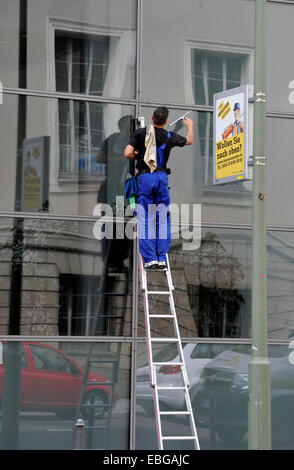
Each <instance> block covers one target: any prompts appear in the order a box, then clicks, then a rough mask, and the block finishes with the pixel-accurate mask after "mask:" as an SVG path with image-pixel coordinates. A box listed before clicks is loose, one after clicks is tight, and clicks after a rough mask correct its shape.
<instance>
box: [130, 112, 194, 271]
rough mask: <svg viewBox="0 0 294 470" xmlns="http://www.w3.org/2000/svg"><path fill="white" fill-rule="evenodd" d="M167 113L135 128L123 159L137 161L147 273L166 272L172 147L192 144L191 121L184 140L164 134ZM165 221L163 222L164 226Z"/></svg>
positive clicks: (141, 239)
mask: <svg viewBox="0 0 294 470" xmlns="http://www.w3.org/2000/svg"><path fill="white" fill-rule="evenodd" d="M168 114H169V111H168V109H167V108H165V107H160V108H157V109H156V110H155V111H154V112H153V116H152V121H153V124H152V125H150V126H149V127H148V128H146V127H145V128H140V129H137V130H136V131H135V132H134V134H133V136H132V138H131V140H130V142H129V143H128V145H127V146H126V147H125V150H124V156H125V157H126V158H129V159H136V160H137V164H136V168H137V175H136V179H137V187H138V191H137V195H136V196H137V198H136V199H137V220H138V239H139V250H140V253H141V255H142V257H143V259H144V263H145V264H144V268H145V269H147V270H157V269H166V254H167V252H168V250H169V247H170V242H171V232H170V217H169V213H168V208H169V204H170V196H169V189H168V174H169V173H170V170H169V169H168V168H167V167H166V165H167V162H168V159H169V155H170V151H171V149H172V148H173V147H184V146H185V145H191V144H192V143H193V121H192V120H191V119H189V118H187V117H184V119H183V122H184V125H185V126H186V127H187V133H186V137H183V136H181V135H179V134H176V133H174V132H167V131H166V130H165V129H164V128H165V126H166V124H167V118H168ZM163 221H164V223H163Z"/></svg>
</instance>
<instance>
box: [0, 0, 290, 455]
mask: <svg viewBox="0 0 294 470" xmlns="http://www.w3.org/2000/svg"><path fill="white" fill-rule="evenodd" d="M291 3H292V2H289V1H284V2H283V1H275V0H270V1H268V2H267V18H266V20H267V26H268V40H267V93H268V94H267V157H268V165H267V186H268V190H267V199H266V201H267V223H268V230H267V256H268V264H267V269H268V272H267V280H268V287H267V288H268V322H267V323H268V339H269V356H270V357H269V358H270V363H271V372H272V431H273V433H272V435H273V448H275V449H291V448H293V447H294V442H293V438H292V434H293V433H292V423H293V417H292V413H291V412H290V410H291V409H292V408H293V389H294V388H293V387H294V384H293V383H292V380H291V376H292V375H293V374H292V372H293V371H292V368H293V363H294V362H293V361H294V360H293V357H292V356H293V355H292V348H293V344H292V338H293V331H294V310H293V280H294V275H293V262H292V256H293V247H294V241H293V237H294V224H293V223H292V220H293V217H292V216H291V214H292V212H293V205H292V204H291V202H290V201H291V200H292V186H293V185H292V173H293V172H292V171H291V169H292V168H293V155H292V153H293V150H292V141H291V135H292V133H293V123H294V121H293V119H294V110H293V105H294V97H293V96H294V95H293V93H294V72H293V67H292V63H291V60H289V57H291V51H292V49H291V48H292V43H293V41H292V36H293V34H292V29H293V28H292V24H293V19H294V5H293V4H291ZM0 6H1V12H2V13H1V18H0V70H1V74H0V84H1V92H2V91H3V93H1V100H0V103H1V104H0V119H1V128H0V136H1V149H0V161H1V172H0V182H1V184H0V394H1V395H0V402H1V407H2V410H1V419H0V422H1V425H0V429H1V446H2V448H3V449H51V450H53V449H75V448H77V446H78V445H80V444H81V443H79V444H78V442H77V436H78V431H77V428H76V422H77V419H78V418H79V417H83V418H84V419H85V420H86V422H87V423H88V424H89V426H90V427H91V429H90V430H86V431H85V435H84V442H83V447H84V448H86V449H98V448H99V449H131V450H134V449H157V440H156V431H155V418H154V403H153V393H152V388H151V386H150V385H149V384H150V381H149V370H148V365H147V351H146V349H147V345H146V329H145V319H144V307H143V297H142V295H141V288H140V282H139V275H138V256H137V243H136V240H135V239H134V232H135V230H136V223H135V222H136V221H135V219H134V218H133V212H132V211H130V209H129V207H127V205H126V201H125V199H124V182H125V179H126V177H127V175H128V174H129V173H131V174H134V165H133V162H130V161H129V160H127V159H125V158H124V157H123V150H124V148H125V146H126V144H127V143H128V142H129V139H130V137H131V135H132V133H133V132H134V130H135V128H136V127H137V125H138V118H139V117H142V116H143V117H144V118H145V122H146V124H149V123H151V117H152V112H153V110H154V109H155V108H156V107H158V106H159V105H165V106H167V107H168V108H169V111H170V113H169V122H172V121H174V120H176V119H177V118H178V117H179V116H180V115H182V114H184V113H185V112H186V111H187V110H191V114H190V116H189V117H191V118H192V120H193V121H194V134H195V138H194V143H193V145H192V146H188V147H184V148H182V149H178V150H176V149H174V150H173V151H172V152H171V156H170V159H169V163H168V166H169V167H170V168H171V175H170V176H169V186H170V196H171V207H170V212H171V220H172V226H171V227H172V244H171V248H170V252H169V259H170V265H171V270H172V275H173V283H174V287H175V289H174V300H175V307H176V311H177V318H178V322H179V328H180V333H181V336H182V338H183V346H184V354H185V359H186V362H187V369H188V376H189V379H190V382H191V384H190V396H191V400H192V405H193V411H194V415H195V420H196V425H197V429H198V432H199V440H200V447H201V448H202V449H246V448H247V445H248V436H247V424H248V423H247V398H248V363H249V360H250V338H251V268H252V250H251V248H252V247H251V236H252V234H251V217H252V210H251V208H252V181H250V180H249V181H244V182H237V183H230V184H227V185H219V186H214V185H213V184H212V166H213V108H212V104H213V94H214V93H217V92H219V91H223V90H228V89H230V88H234V87H239V86H241V85H244V84H253V79H254V20H255V8H254V2H244V1H241V0H237V1H234V2H225V1H223V0H209V1H206V2H203V1H201V0H193V1H185V2H181V3H180V2H178V1H175V0H156V1H154V0H123V2H122V1H121V0H83V1H81V0H77V1H75V2H67V1H65V0H62V1H60V0H59V1H56V0H50V2H48V1H45V0H38V1H36V0H9V1H8V0H0ZM168 130H172V131H174V132H177V133H179V134H181V135H184V136H185V127H184V126H183V125H182V124H181V121H179V122H177V123H176V124H175V125H173V126H172V127H169V128H168ZM199 222H201V226H199ZM162 279H163V278H162V276H161V275H160V274H159V273H152V274H151V275H150V281H151V283H152V286H153V288H154V290H161V289H164V288H166V286H165V285H164V284H163V281H162ZM151 307H152V309H154V311H156V313H157V314H162V315H165V314H166V313H169V305H168V302H166V301H165V300H164V299H162V296H161V297H160V296H159V295H154V296H153V298H152V303H151ZM151 328H152V330H153V331H154V334H155V335H157V336H158V337H168V336H169V335H170V333H171V334H172V324H171V323H170V320H169V318H162V319H153V320H151ZM157 346H158V347H157V349H156V350H155V352H154V353H155V355H156V357H157V359H158V361H168V362H171V363H172V362H176V358H177V354H178V353H177V350H176V349H175V348H172V347H171V346H168V347H167V346H166V345H164V344H160V343H158V344H157ZM178 372H179V371H178V368H177V365H174V366H172V364H171V366H168V367H166V368H165V367H162V368H159V369H158V370H157V378H158V380H160V381H163V383H165V381H167V382H169V381H170V380H171V379H173V380H174V381H175V382H176V381H178V376H177V374H178ZM169 394H170V395H169V396H168V393H167V392H166V394H163V396H160V401H161V403H162V404H163V406H164V407H165V409H166V410H171V411H172V410H175V409H177V407H179V406H180V407H181V406H182V401H183V397H181V392H180V391H174V392H169ZM163 425H164V431H165V432H166V433H167V435H168V434H169V433H171V432H172V430H173V428H174V426H175V425H176V426H177V427H178V429H179V432H180V433H183V435H184V434H185V432H186V428H187V422H185V420H184V419H183V420H182V419H181V418H180V417H177V418H175V417H171V416H170V415H169V416H168V419H166V420H165V421H164V423H163ZM172 448H173V449H183V448H185V449H186V447H184V443H183V442H174V443H173V446H172Z"/></svg>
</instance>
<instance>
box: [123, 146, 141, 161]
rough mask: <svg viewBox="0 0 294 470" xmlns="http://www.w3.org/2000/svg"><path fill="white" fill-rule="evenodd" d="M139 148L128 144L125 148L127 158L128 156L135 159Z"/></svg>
mask: <svg viewBox="0 0 294 470" xmlns="http://www.w3.org/2000/svg"><path fill="white" fill-rule="evenodd" d="M138 153H139V152H138V150H135V149H134V147H132V145H129V144H128V145H127V146H126V148H125V150H124V156H125V157H126V158H128V159H129V160H133V159H134V158H136V156H137V155H138Z"/></svg>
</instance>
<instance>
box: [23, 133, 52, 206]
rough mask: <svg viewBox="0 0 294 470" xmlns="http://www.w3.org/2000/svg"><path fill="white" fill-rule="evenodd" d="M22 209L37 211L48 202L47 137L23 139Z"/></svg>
mask: <svg viewBox="0 0 294 470" xmlns="http://www.w3.org/2000/svg"><path fill="white" fill-rule="evenodd" d="M22 155H23V162H22V168H23V171H22V210H23V211H28V212H37V211H42V210H44V205H46V201H47V204H48V137H36V138H33V139H25V140H24V141H23V154H22Z"/></svg>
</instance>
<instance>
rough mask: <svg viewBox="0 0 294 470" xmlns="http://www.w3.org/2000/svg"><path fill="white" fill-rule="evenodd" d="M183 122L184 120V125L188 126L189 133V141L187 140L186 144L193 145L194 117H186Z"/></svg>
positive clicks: (187, 135) (187, 136)
mask: <svg viewBox="0 0 294 470" xmlns="http://www.w3.org/2000/svg"><path fill="white" fill-rule="evenodd" d="M183 122H184V126H186V127H187V134H186V139H187V142H186V145H192V144H193V140H194V133H193V121H192V119H189V118H187V117H185V118H184V119H183Z"/></svg>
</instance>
